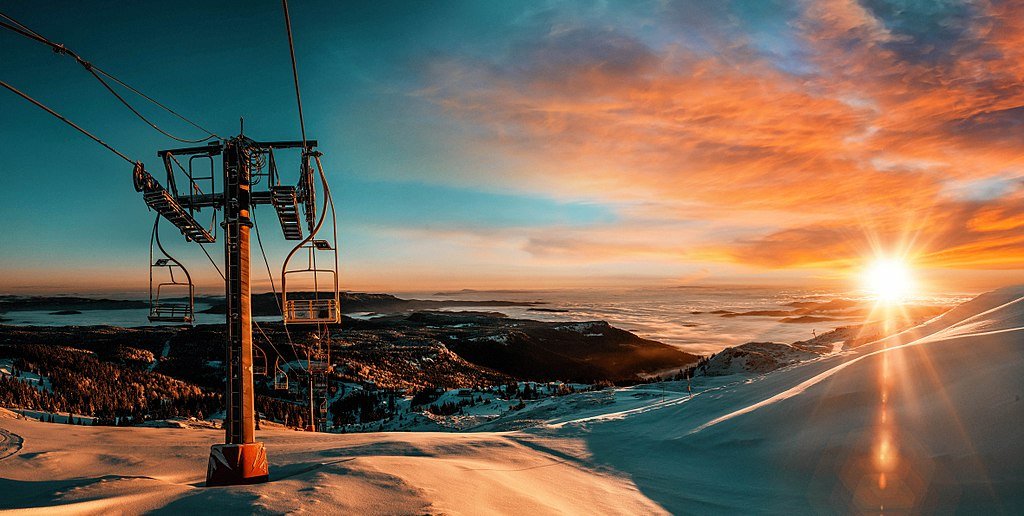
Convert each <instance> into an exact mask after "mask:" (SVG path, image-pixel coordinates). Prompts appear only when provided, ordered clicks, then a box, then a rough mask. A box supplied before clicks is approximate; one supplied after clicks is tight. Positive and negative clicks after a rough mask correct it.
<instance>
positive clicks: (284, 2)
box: [281, 0, 308, 153]
mask: <svg viewBox="0 0 1024 516" xmlns="http://www.w3.org/2000/svg"><path fill="white" fill-rule="evenodd" d="M281 6H282V7H283V8H284V26H285V28H286V29H288V50H289V52H291V56H292V78H293V79H294V80H295V101H296V102H297V103H298V105H299V130H300V131H301V132H302V152H303V153H305V152H306V151H307V150H308V149H307V148H306V121H305V120H304V119H303V117H302V95H300V94H299V69H298V67H297V66H296V65H295V42H294V41H293V39H292V19H291V17H290V16H288V0H281Z"/></svg>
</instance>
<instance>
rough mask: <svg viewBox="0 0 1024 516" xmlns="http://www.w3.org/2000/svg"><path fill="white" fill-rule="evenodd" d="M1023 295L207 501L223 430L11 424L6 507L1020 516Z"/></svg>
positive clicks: (330, 455)
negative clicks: (211, 463) (864, 340)
mask: <svg viewBox="0 0 1024 516" xmlns="http://www.w3.org/2000/svg"><path fill="white" fill-rule="evenodd" d="M1022 296H1024V289H1022V288H1013V289H1004V290H1001V291H997V292H994V293H990V294H986V295H983V296H980V297H979V298H977V299H975V300H972V301H969V302H967V303H965V304H963V305H961V306H960V307H958V308H955V309H953V310H952V311H950V312H948V313H946V314H944V315H943V316H940V317H938V318H936V319H934V320H932V321H929V322H927V323H925V324H923V325H920V326H918V327H915V328H912V329H910V330H907V331H904V332H902V333H900V334H897V335H893V336H891V337H889V338H886V339H884V340H881V341H876V342H872V343H869V344H866V345H863V346H860V347H857V348H854V349H847V350H843V351H839V352H838V353H834V354H830V355H826V356H824V357H821V358H816V359H813V360H810V361H806V362H803V363H800V364H797V365H791V366H787V367H785V368H783V369H780V370H777V371H774V372H771V373H767V374H764V375H759V376H758V375H753V376H752V375H743V374H735V375H731V376H722V377H715V378H713V379H708V380H705V381H704V383H701V384H699V385H694V386H692V387H693V388H692V393H688V392H687V387H686V385H685V384H680V383H664V384H653V385H645V386H642V387H637V388H631V389H619V390H606V391H597V392H586V393H580V394H574V395H568V396H563V397H558V398H549V399H545V400H543V401H542V402H540V403H536V404H531V406H530V407H529V408H527V409H524V410H522V411H518V412H516V413H515V414H514V415H512V416H507V417H502V418H499V419H496V420H493V421H490V422H488V423H486V424H485V425H484V426H483V427H477V429H478V430H489V431H479V432H472V433H433V432H384V433H369V434H345V435H338V434H309V433H302V432H293V431H287V430H282V429H265V430H263V431H261V432H260V433H259V438H260V439H261V440H263V441H265V442H266V443H267V447H268V453H269V459H270V462H271V479H272V481H271V482H269V483H267V484H262V485H257V486H245V487H230V488H205V487H202V484H203V480H204V477H205V465H206V458H207V451H208V446H209V445H211V444H213V443H216V442H219V440H220V439H221V438H222V434H221V432H220V431H216V430H211V429H202V428H192V429H178V428H112V427H88V426H71V425H55V424H48V423H40V422H38V421H31V420H20V419H15V417H16V416H15V415H14V414H13V413H10V412H6V413H0V429H3V430H4V431H3V432H0V508H13V509H27V510H29V511H30V512H31V511H32V510H35V511H37V512H38V513H39V514H50V513H53V511H54V510H56V509H60V511H61V512H62V513H96V512H114V511H118V512H121V511H123V512H129V513H138V512H149V511H153V512H156V513H160V512H167V513H181V512H187V511H202V512H218V511H225V510H228V511H241V512H255V513H263V512H266V513H280V512H288V511H294V510H300V511H302V510H304V511H307V512H313V513H325V512H333V513H447V514H482V513H510V512H514V513H520V514H608V513H631V514H637V513H641V514H652V513H654V514H656V513H665V512H668V513H683V514H685V513H699V514H707V513H736V514H752V513H769V514H794V513H848V512H857V513H868V512H871V513H890V512H896V513H907V512H910V513H920V512H925V513H932V512H942V513H950V512H959V513H964V514H989V513H1007V514H1022V513H1024V443H1022V441H1021V439H1020V438H1019V434H1020V429H1021V428H1024V402H1022V401H1021V395H1022V394H1024V344H1022V342H1024V340H1022V338H1024V297H1022ZM4 414H6V416H5V415H4ZM5 417H6V418H5ZM4 457H5V458H4Z"/></svg>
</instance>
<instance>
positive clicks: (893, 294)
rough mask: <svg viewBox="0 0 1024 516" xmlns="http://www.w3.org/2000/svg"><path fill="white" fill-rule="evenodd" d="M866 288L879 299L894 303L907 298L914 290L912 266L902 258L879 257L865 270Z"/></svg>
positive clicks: (864, 280)
mask: <svg viewBox="0 0 1024 516" xmlns="http://www.w3.org/2000/svg"><path fill="white" fill-rule="evenodd" d="M863 282H864V288H865V289H866V290H868V291H869V292H871V293H872V294H873V295H874V296H875V297H876V298H877V299H878V300H879V301H883V302H887V303H893V302H899V301H902V300H904V299H906V298H907V297H908V296H910V294H911V293H912V292H913V290H914V280H913V275H912V274H911V273H910V267H908V266H907V264H906V263H905V262H903V261H900V260H893V259H878V260H875V262H874V263H872V264H871V266H869V267H868V268H867V270H865V271H864V277H863Z"/></svg>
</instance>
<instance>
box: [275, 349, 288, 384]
mask: <svg viewBox="0 0 1024 516" xmlns="http://www.w3.org/2000/svg"><path fill="white" fill-rule="evenodd" d="M274 390H276V391H287V390H288V373H286V372H285V371H284V369H281V357H277V360H274Z"/></svg>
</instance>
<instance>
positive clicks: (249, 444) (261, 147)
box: [133, 135, 320, 486]
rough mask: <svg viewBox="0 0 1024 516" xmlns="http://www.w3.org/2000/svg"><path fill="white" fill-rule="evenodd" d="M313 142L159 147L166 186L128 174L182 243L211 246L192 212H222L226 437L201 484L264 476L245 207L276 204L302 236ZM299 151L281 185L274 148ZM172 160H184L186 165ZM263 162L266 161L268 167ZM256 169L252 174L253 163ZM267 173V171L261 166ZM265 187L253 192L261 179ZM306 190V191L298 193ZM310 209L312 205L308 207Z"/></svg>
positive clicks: (294, 233)
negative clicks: (181, 188)
mask: <svg viewBox="0 0 1024 516" xmlns="http://www.w3.org/2000/svg"><path fill="white" fill-rule="evenodd" d="M316 145H317V142H316V141H315V140H306V141H305V142H301V141H273V142H257V141H253V140H252V139H250V138H248V137H245V136H243V135H239V136H236V137H234V138H230V139H227V140H221V141H217V142H213V143H210V144H208V145H205V146H202V147H190V148H183V149H170V150H162V151H159V152H158V153H157V155H158V156H159V157H160V158H162V159H163V162H164V166H165V168H166V170H167V181H166V185H167V186H166V187H164V186H162V185H161V184H160V183H159V182H157V181H156V180H155V179H154V178H153V176H152V175H151V174H149V172H147V171H146V170H145V169H144V168H143V166H142V165H141V164H136V166H135V170H134V172H133V176H134V181H135V188H136V190H138V191H140V192H142V193H143V197H144V199H145V201H146V204H147V205H148V206H149V207H150V208H151V209H153V210H155V211H156V212H157V213H159V214H160V215H161V216H162V217H164V218H165V219H167V220H168V221H169V222H171V223H172V224H173V225H174V226H175V227H177V228H178V229H179V230H180V231H181V233H182V235H184V236H185V239H186V240H189V241H193V242H197V243H212V242H214V241H215V240H216V233H217V227H216V224H215V223H212V224H211V227H210V228H206V227H204V226H203V225H202V224H200V223H199V222H198V221H197V220H196V218H195V215H196V212H198V211H200V210H202V209H204V208H210V209H212V210H223V222H222V223H221V224H220V227H221V228H222V229H223V239H224V265H225V267H224V271H223V274H224V285H225V297H226V303H227V309H226V320H227V342H226V346H225V348H226V349H225V351H226V360H225V367H226V373H227V374H226V377H227V378H226V380H227V381H226V392H225V395H226V397H225V403H226V408H227V412H226V416H225V420H224V430H225V442H224V444H217V445H213V447H212V448H211V450H210V461H209V467H208V469H207V476H206V485H208V486H218V485H236V484H254V483H260V482H266V481H267V480H268V475H269V467H268V465H267V454H266V449H265V448H264V446H263V443H261V442H257V441H256V435H255V433H256V420H255V410H254V408H255V407H254V404H255V399H254V390H253V344H252V311H251V306H250V290H249V231H250V228H251V227H252V225H253V223H252V219H251V218H250V217H251V215H250V214H251V210H252V208H253V207H254V206H255V205H258V204H270V205H273V206H274V209H275V211H276V212H277V215H278V219H279V220H280V222H281V228H282V231H283V233H284V236H285V238H286V239H287V240H301V239H302V226H303V224H302V223H301V222H300V220H299V206H300V205H302V206H303V207H305V208H306V209H307V217H311V216H312V215H311V214H309V213H308V210H309V208H310V207H313V203H312V202H311V199H306V197H309V198H311V197H312V193H311V192H312V191H313V189H314V184H312V181H313V174H312V169H311V168H310V167H309V160H310V157H315V158H318V157H319V155H320V154H319V152H317V151H316V150H314V149H315V148H316ZM287 148H298V149H301V152H302V168H301V171H300V176H301V177H300V178H299V187H298V188H296V187H294V186H285V185H281V184H280V178H279V177H278V175H277V167H276V164H275V163H274V154H273V151H274V149H287ZM218 155H219V156H221V157H222V160H221V161H222V165H223V174H222V181H223V182H222V183H221V184H220V186H221V191H220V192H217V191H216V188H215V186H216V183H217V181H216V180H215V176H216V174H215V173H214V159H213V158H214V157H215V156H218ZM177 157H188V168H187V170H186V168H185V167H184V166H182V165H181V162H180V161H178V159H177ZM196 159H198V161H199V162H200V163H203V162H204V159H205V160H206V161H208V162H209V169H208V170H206V169H205V167H204V166H201V168H204V172H202V173H194V171H193V160H196ZM172 163H173V164H174V165H177V168H178V169H179V170H180V171H181V172H183V173H184V175H185V179H186V180H187V186H186V188H187V189H188V191H187V193H179V192H178V189H177V186H176V181H175V170H174V167H173V166H172ZM266 165H269V166H266ZM254 167H255V168H256V172H255V173H254V172H253V168H254ZM264 170H265V171H264ZM261 181H262V182H263V184H264V185H265V186H266V188H263V189H261V190H260V191H254V190H253V185H255V184H258V183H260V182H261ZM303 192H306V193H303ZM313 209H314V210H315V207H313Z"/></svg>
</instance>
